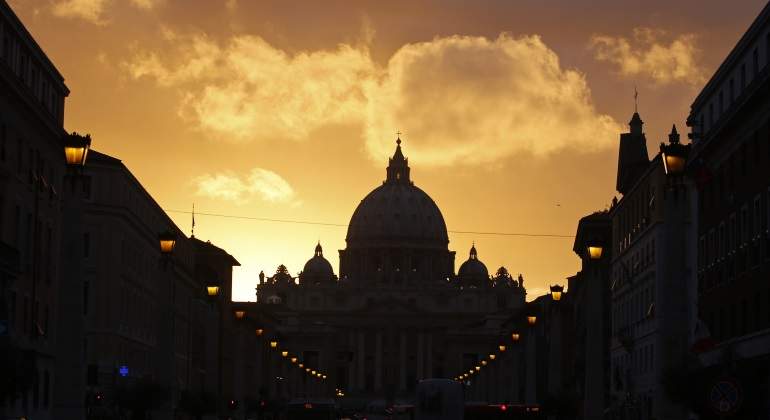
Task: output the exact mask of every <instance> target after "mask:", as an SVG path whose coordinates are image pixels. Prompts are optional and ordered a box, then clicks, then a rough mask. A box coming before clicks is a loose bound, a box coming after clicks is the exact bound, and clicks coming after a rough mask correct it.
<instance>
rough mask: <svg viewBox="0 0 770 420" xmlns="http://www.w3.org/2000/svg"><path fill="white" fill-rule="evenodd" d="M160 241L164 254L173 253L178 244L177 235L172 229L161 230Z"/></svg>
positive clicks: (161, 251)
mask: <svg viewBox="0 0 770 420" xmlns="http://www.w3.org/2000/svg"><path fill="white" fill-rule="evenodd" d="M158 242H159V244H160V253H161V254H163V255H171V253H172V252H174V247H175V246H176V235H175V234H174V232H171V231H170V230H167V231H165V232H161V233H159V234H158Z"/></svg>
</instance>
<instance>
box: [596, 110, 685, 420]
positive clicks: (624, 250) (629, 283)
mask: <svg viewBox="0 0 770 420" xmlns="http://www.w3.org/2000/svg"><path fill="white" fill-rule="evenodd" d="M642 124H643V122H642V120H641V118H640V116H639V114H638V113H634V115H633V118H632V119H631V121H630V123H629V125H630V132H629V133H625V134H622V135H621V139H620V152H619V160H618V184H617V190H618V192H620V193H621V194H622V198H621V199H620V200H613V204H612V207H611V209H610V211H609V216H610V218H611V223H612V243H611V248H612V249H611V263H610V268H609V270H610V276H611V277H610V279H611V280H610V284H609V288H610V299H611V311H610V317H611V334H612V339H611V341H610V360H611V364H610V365H611V378H610V383H611V386H610V397H611V400H610V406H611V407H612V411H613V412H614V413H615V415H616V416H617V417H619V418H635V419H675V418H685V416H686V415H687V410H686V408H685V407H684V406H683V405H682V404H680V403H677V402H676V400H677V398H676V397H675V396H674V395H672V394H671V392H670V389H667V387H666V385H665V384H666V381H667V377H668V376H669V375H671V374H672V372H673V371H675V369H676V368H677V367H678V366H682V364H683V363H684V360H685V358H686V355H687V353H686V352H687V344H688V338H689V336H690V332H691V330H692V328H693V325H692V324H693V319H694V315H693V314H694V312H695V291H694V287H695V286H694V279H693V275H692V273H693V272H694V264H695V259H694V255H692V253H689V252H687V250H688V249H692V247H694V237H695V231H694V229H695V220H694V219H695V212H694V210H695V208H694V203H695V199H696V194H695V193H694V188H692V187H691V185H689V184H688V183H686V182H685V181H684V180H683V178H676V179H674V178H672V176H673V175H668V174H667V173H666V169H665V167H664V164H663V157H662V154H661V153H657V154H656V155H655V156H654V157H653V158H652V160H649V159H648V158H647V145H646V144H647V140H646V137H645V135H644V132H643V130H642ZM669 144H676V145H678V144H679V135H678V133H677V131H676V127H673V128H672V131H671V134H670V135H669ZM661 147H664V145H663V144H662V146H661Z"/></svg>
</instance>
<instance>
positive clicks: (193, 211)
mask: <svg viewBox="0 0 770 420" xmlns="http://www.w3.org/2000/svg"><path fill="white" fill-rule="evenodd" d="M190 237H191V238H194V237H195V203H193V205H192V229H190Z"/></svg>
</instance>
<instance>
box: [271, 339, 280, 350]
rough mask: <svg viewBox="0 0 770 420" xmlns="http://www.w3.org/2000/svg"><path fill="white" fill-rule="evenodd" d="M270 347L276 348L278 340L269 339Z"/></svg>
mask: <svg viewBox="0 0 770 420" xmlns="http://www.w3.org/2000/svg"><path fill="white" fill-rule="evenodd" d="M270 348H271V349H277V348H278V341H277V340H271V341H270Z"/></svg>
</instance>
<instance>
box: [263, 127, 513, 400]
mask: <svg viewBox="0 0 770 420" xmlns="http://www.w3.org/2000/svg"><path fill="white" fill-rule="evenodd" d="M396 143H397V145H396V150H395V153H394V154H393V156H392V157H391V158H390V160H389V164H388V167H387V169H386V179H385V181H384V182H383V184H382V185H380V186H378V187H377V188H375V189H374V190H373V191H372V192H371V193H369V194H368V195H367V196H366V197H365V198H364V199H363V200H362V201H361V203H360V204H359V205H358V207H357V208H356V210H355V211H354V213H353V216H352V217H351V220H350V224H349V226H348V232H347V237H346V241H347V247H346V248H345V249H344V250H340V251H339V254H340V274H339V276H335V274H334V272H333V270H332V266H331V265H330V264H329V262H328V261H327V260H326V259H325V258H324V256H323V255H324V254H323V248H322V244H320V243H319V244H317V245H316V246H315V250H314V252H313V254H312V258H310V259H309V260H308V262H307V263H306V264H305V266H304V268H303V270H302V271H301V272H300V273H299V274H298V275H297V276H296V277H294V276H292V275H291V274H290V272H289V270H288V269H287V268H286V267H285V266H283V265H281V266H279V267H278V269H277V270H276V272H275V274H274V275H271V276H263V275H261V276H260V277H261V278H260V283H259V284H258V285H257V303H256V304H252V305H251V306H250V309H249V311H250V313H254V314H255V316H265V317H269V318H271V319H273V320H276V321H274V328H275V329H276V330H275V331H274V332H273V333H274V334H275V336H276V337H280V339H278V338H276V339H277V340H279V341H280V346H279V347H281V348H285V349H286V351H287V352H288V353H289V354H290V355H293V356H296V357H297V358H298V360H299V361H300V362H303V364H304V365H307V366H309V367H311V368H312V369H315V370H320V371H323V372H325V373H326V374H327V375H328V380H327V381H326V382H324V384H323V385H322V386H321V387H320V388H319V387H318V386H316V385H313V384H314V383H313V382H308V379H307V378H306V376H307V375H304V374H303V372H302V371H301V369H289V370H279V371H278V373H276V372H275V371H270V372H265V373H263V375H264V376H265V377H267V378H271V377H275V376H280V377H285V378H288V380H287V381H286V382H285V383H279V382H277V381H270V383H269V386H270V388H269V393H270V396H271V397H275V398H278V397H284V398H286V397H291V396H303V395H304V396H311V395H319V394H320V393H322V392H326V391H328V390H329V389H342V390H344V392H345V393H346V395H348V396H351V397H357V398H361V399H365V398H387V399H390V400H393V399H396V398H411V397H412V395H411V394H412V391H413V390H414V388H415V385H416V383H417V381H418V380H420V379H424V378H432V377H450V375H456V374H458V373H462V372H465V371H467V370H469V369H473V367H474V366H476V365H477V364H478V363H479V362H480V361H481V360H482V359H484V358H485V357H487V355H488V354H489V352H490V350H491V349H494V348H496V347H497V344H498V342H499V340H500V337H501V334H503V333H504V332H503V331H502V329H501V328H502V323H503V322H504V321H505V320H506V319H507V318H509V317H510V316H511V314H513V313H514V312H516V311H517V310H518V309H520V308H522V307H523V305H524V302H525V297H526V289H525V288H524V284H523V283H524V280H523V278H522V277H521V276H519V277H518V279H515V278H513V277H512V276H511V275H510V273H509V272H508V271H507V270H506V269H505V268H504V267H501V268H500V269H498V270H497V271H496V273H495V274H494V275H492V276H490V275H489V272H488V270H487V267H486V266H485V265H484V263H483V262H482V261H481V259H480V255H482V254H481V253H480V252H479V251H478V250H477V248H476V246H475V245H474V246H472V247H471V249H470V251H469V256H468V259H467V260H466V261H464V262H463V263H462V264H461V265H460V268H459V271H458V272H457V274H455V273H454V258H455V253H454V251H450V250H449V249H448V244H449V240H448V236H447V229H446V225H445V222H444V218H443V216H442V214H441V211H440V209H439V207H438V206H437V205H436V203H435V202H434V201H433V200H432V199H431V198H430V196H428V194H426V193H425V192H424V191H422V190H421V189H420V188H418V187H417V186H415V184H414V182H413V181H412V178H411V173H410V168H409V166H408V160H407V159H406V158H405V157H404V154H403V152H402V149H401V140H400V139H399V140H397V142H396ZM273 357H277V359H276V360H274V362H276V363H268V365H267V366H265V368H266V369H268V370H269V369H274V368H273V366H274V365H277V366H278V367H277V368H278V369H286V364H284V365H280V364H279V363H278V362H279V361H280V358H281V357H280V356H273ZM485 363H486V362H485ZM512 366H513V364H510V365H508V364H502V363H501V364H499V365H497V367H498V368H499V372H496V375H497V376H495V377H494V378H493V379H490V378H489V377H486V378H483V379H479V380H480V381H481V383H479V384H478V386H472V387H471V388H470V391H469V392H471V395H469V396H471V398H476V399H479V400H490V401H491V400H495V401H498V400H513V399H514V398H517V395H513V391H511V390H512V388H511V387H510V384H511V383H513V382H514V380H518V381H519V382H520V383H522V384H523V379H514V377H515V376H516V375H518V374H519V373H518V371H517V370H516V369H514V368H513V367H512ZM289 367H290V365H289ZM474 382H475V378H474ZM474 393H475V394H474ZM509 394H510V395H509Z"/></svg>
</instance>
